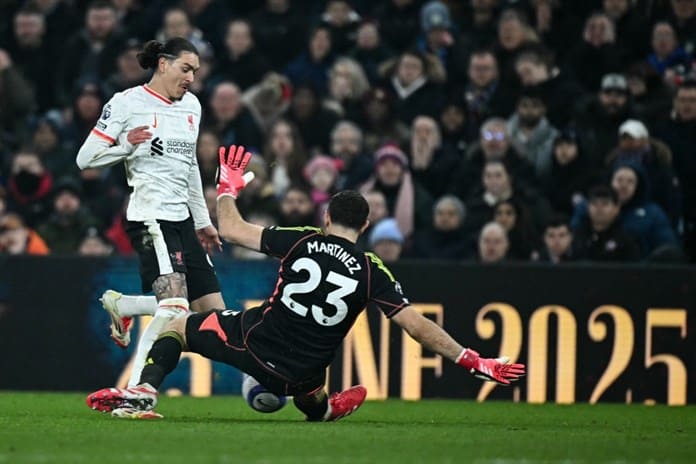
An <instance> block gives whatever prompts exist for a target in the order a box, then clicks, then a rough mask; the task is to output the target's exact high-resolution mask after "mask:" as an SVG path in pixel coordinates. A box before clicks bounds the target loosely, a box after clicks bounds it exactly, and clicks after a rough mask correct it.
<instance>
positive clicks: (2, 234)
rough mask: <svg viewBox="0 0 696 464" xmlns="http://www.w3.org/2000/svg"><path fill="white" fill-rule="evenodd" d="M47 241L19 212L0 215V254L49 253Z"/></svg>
mask: <svg viewBox="0 0 696 464" xmlns="http://www.w3.org/2000/svg"><path fill="white" fill-rule="evenodd" d="M50 252H51V251H50V250H49V249H48V246H47V245H46V242H44V240H43V239H42V238H41V236H39V234H37V233H36V231H34V230H33V229H31V228H29V227H28V226H27V225H26V224H25V223H24V220H23V219H22V216H20V215H19V214H17V213H5V214H2V215H0V255H1V254H8V255H47V254H49V253H50Z"/></svg>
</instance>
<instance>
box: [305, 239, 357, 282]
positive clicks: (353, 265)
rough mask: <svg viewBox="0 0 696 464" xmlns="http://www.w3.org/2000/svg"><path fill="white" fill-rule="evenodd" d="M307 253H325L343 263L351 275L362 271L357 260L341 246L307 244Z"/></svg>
mask: <svg viewBox="0 0 696 464" xmlns="http://www.w3.org/2000/svg"><path fill="white" fill-rule="evenodd" d="M307 253H309V254H312V253H325V254H327V255H329V256H333V257H334V258H336V259H338V260H339V261H340V262H342V263H343V265H344V266H345V267H346V269H348V272H350V274H351V275H353V274H354V273H355V272H356V271H359V270H360V269H362V266H360V264H359V263H358V262H357V261H358V260H357V259H356V257H355V256H353V255H352V254H351V253H350V251H348V250H345V249H343V247H342V246H341V245H338V244H336V243H324V242H321V243H320V242H317V241H311V242H307Z"/></svg>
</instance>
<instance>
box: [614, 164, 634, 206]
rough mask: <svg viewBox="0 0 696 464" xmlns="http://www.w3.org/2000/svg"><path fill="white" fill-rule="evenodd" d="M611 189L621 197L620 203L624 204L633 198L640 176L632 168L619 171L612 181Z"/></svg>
mask: <svg viewBox="0 0 696 464" xmlns="http://www.w3.org/2000/svg"><path fill="white" fill-rule="evenodd" d="M611 187H612V188H613V189H614V190H615V191H616V194H617V195H618V196H619V203H621V204H624V203H626V202H627V201H629V200H630V199H631V198H633V195H634V194H635V193H636V187H638V176H637V175H636V173H635V171H633V169H630V168H621V169H617V170H616V172H615V173H614V176H613V177H612V179H611Z"/></svg>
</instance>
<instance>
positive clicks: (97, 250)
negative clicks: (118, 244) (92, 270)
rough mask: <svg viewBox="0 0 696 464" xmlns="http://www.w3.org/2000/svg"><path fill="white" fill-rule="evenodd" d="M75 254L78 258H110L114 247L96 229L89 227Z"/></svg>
mask: <svg viewBox="0 0 696 464" xmlns="http://www.w3.org/2000/svg"><path fill="white" fill-rule="evenodd" d="M77 254H79V255H80V256H111V255H113V254H114V246H113V245H112V244H111V243H109V239H107V238H106V237H105V236H104V235H102V234H101V233H100V232H99V230H98V229H97V228H96V227H90V228H89V229H87V232H86V233H85V235H84V237H82V240H81V241H80V246H79V247H78V249H77Z"/></svg>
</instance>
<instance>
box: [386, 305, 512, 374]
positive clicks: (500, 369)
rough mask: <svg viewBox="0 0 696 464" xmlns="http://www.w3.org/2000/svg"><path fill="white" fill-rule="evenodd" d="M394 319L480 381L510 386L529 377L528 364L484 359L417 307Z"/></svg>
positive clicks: (420, 341)
mask: <svg viewBox="0 0 696 464" xmlns="http://www.w3.org/2000/svg"><path fill="white" fill-rule="evenodd" d="M392 320H393V321H394V322H396V323H397V324H399V326H401V328H403V329H404V330H405V331H406V332H407V333H408V334H409V335H410V336H411V338H413V339H414V340H416V341H417V342H418V343H420V344H421V345H423V346H424V347H425V348H427V349H429V350H430V351H433V352H435V353H438V354H440V355H442V356H444V357H446V358H448V359H450V360H452V361H454V362H455V363H457V364H459V365H460V366H462V367H464V368H465V369H466V370H468V371H469V372H470V373H471V374H472V375H474V376H476V377H478V378H480V379H483V380H486V381H489V382H497V383H498V384H501V385H509V384H510V382H514V381H515V380H518V379H519V378H520V377H521V376H523V375H524V374H525V367H524V364H510V363H508V361H509V359H508V358H504V357H503V358H496V359H492V358H482V357H480V356H479V354H478V353H477V352H476V351H474V350H472V349H470V348H464V347H463V346H462V345H460V344H459V343H457V341H456V340H455V339H453V338H452V337H451V336H450V335H449V334H448V333H447V332H446V331H445V330H444V329H443V328H442V327H440V326H439V325H437V324H435V323H434V322H433V321H431V320H430V319H428V318H426V317H424V316H423V315H422V314H421V313H419V312H418V311H416V310H415V308H414V307H413V306H407V307H406V308H404V309H402V310H401V311H400V312H398V313H397V314H396V315H395V316H394V317H392Z"/></svg>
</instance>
